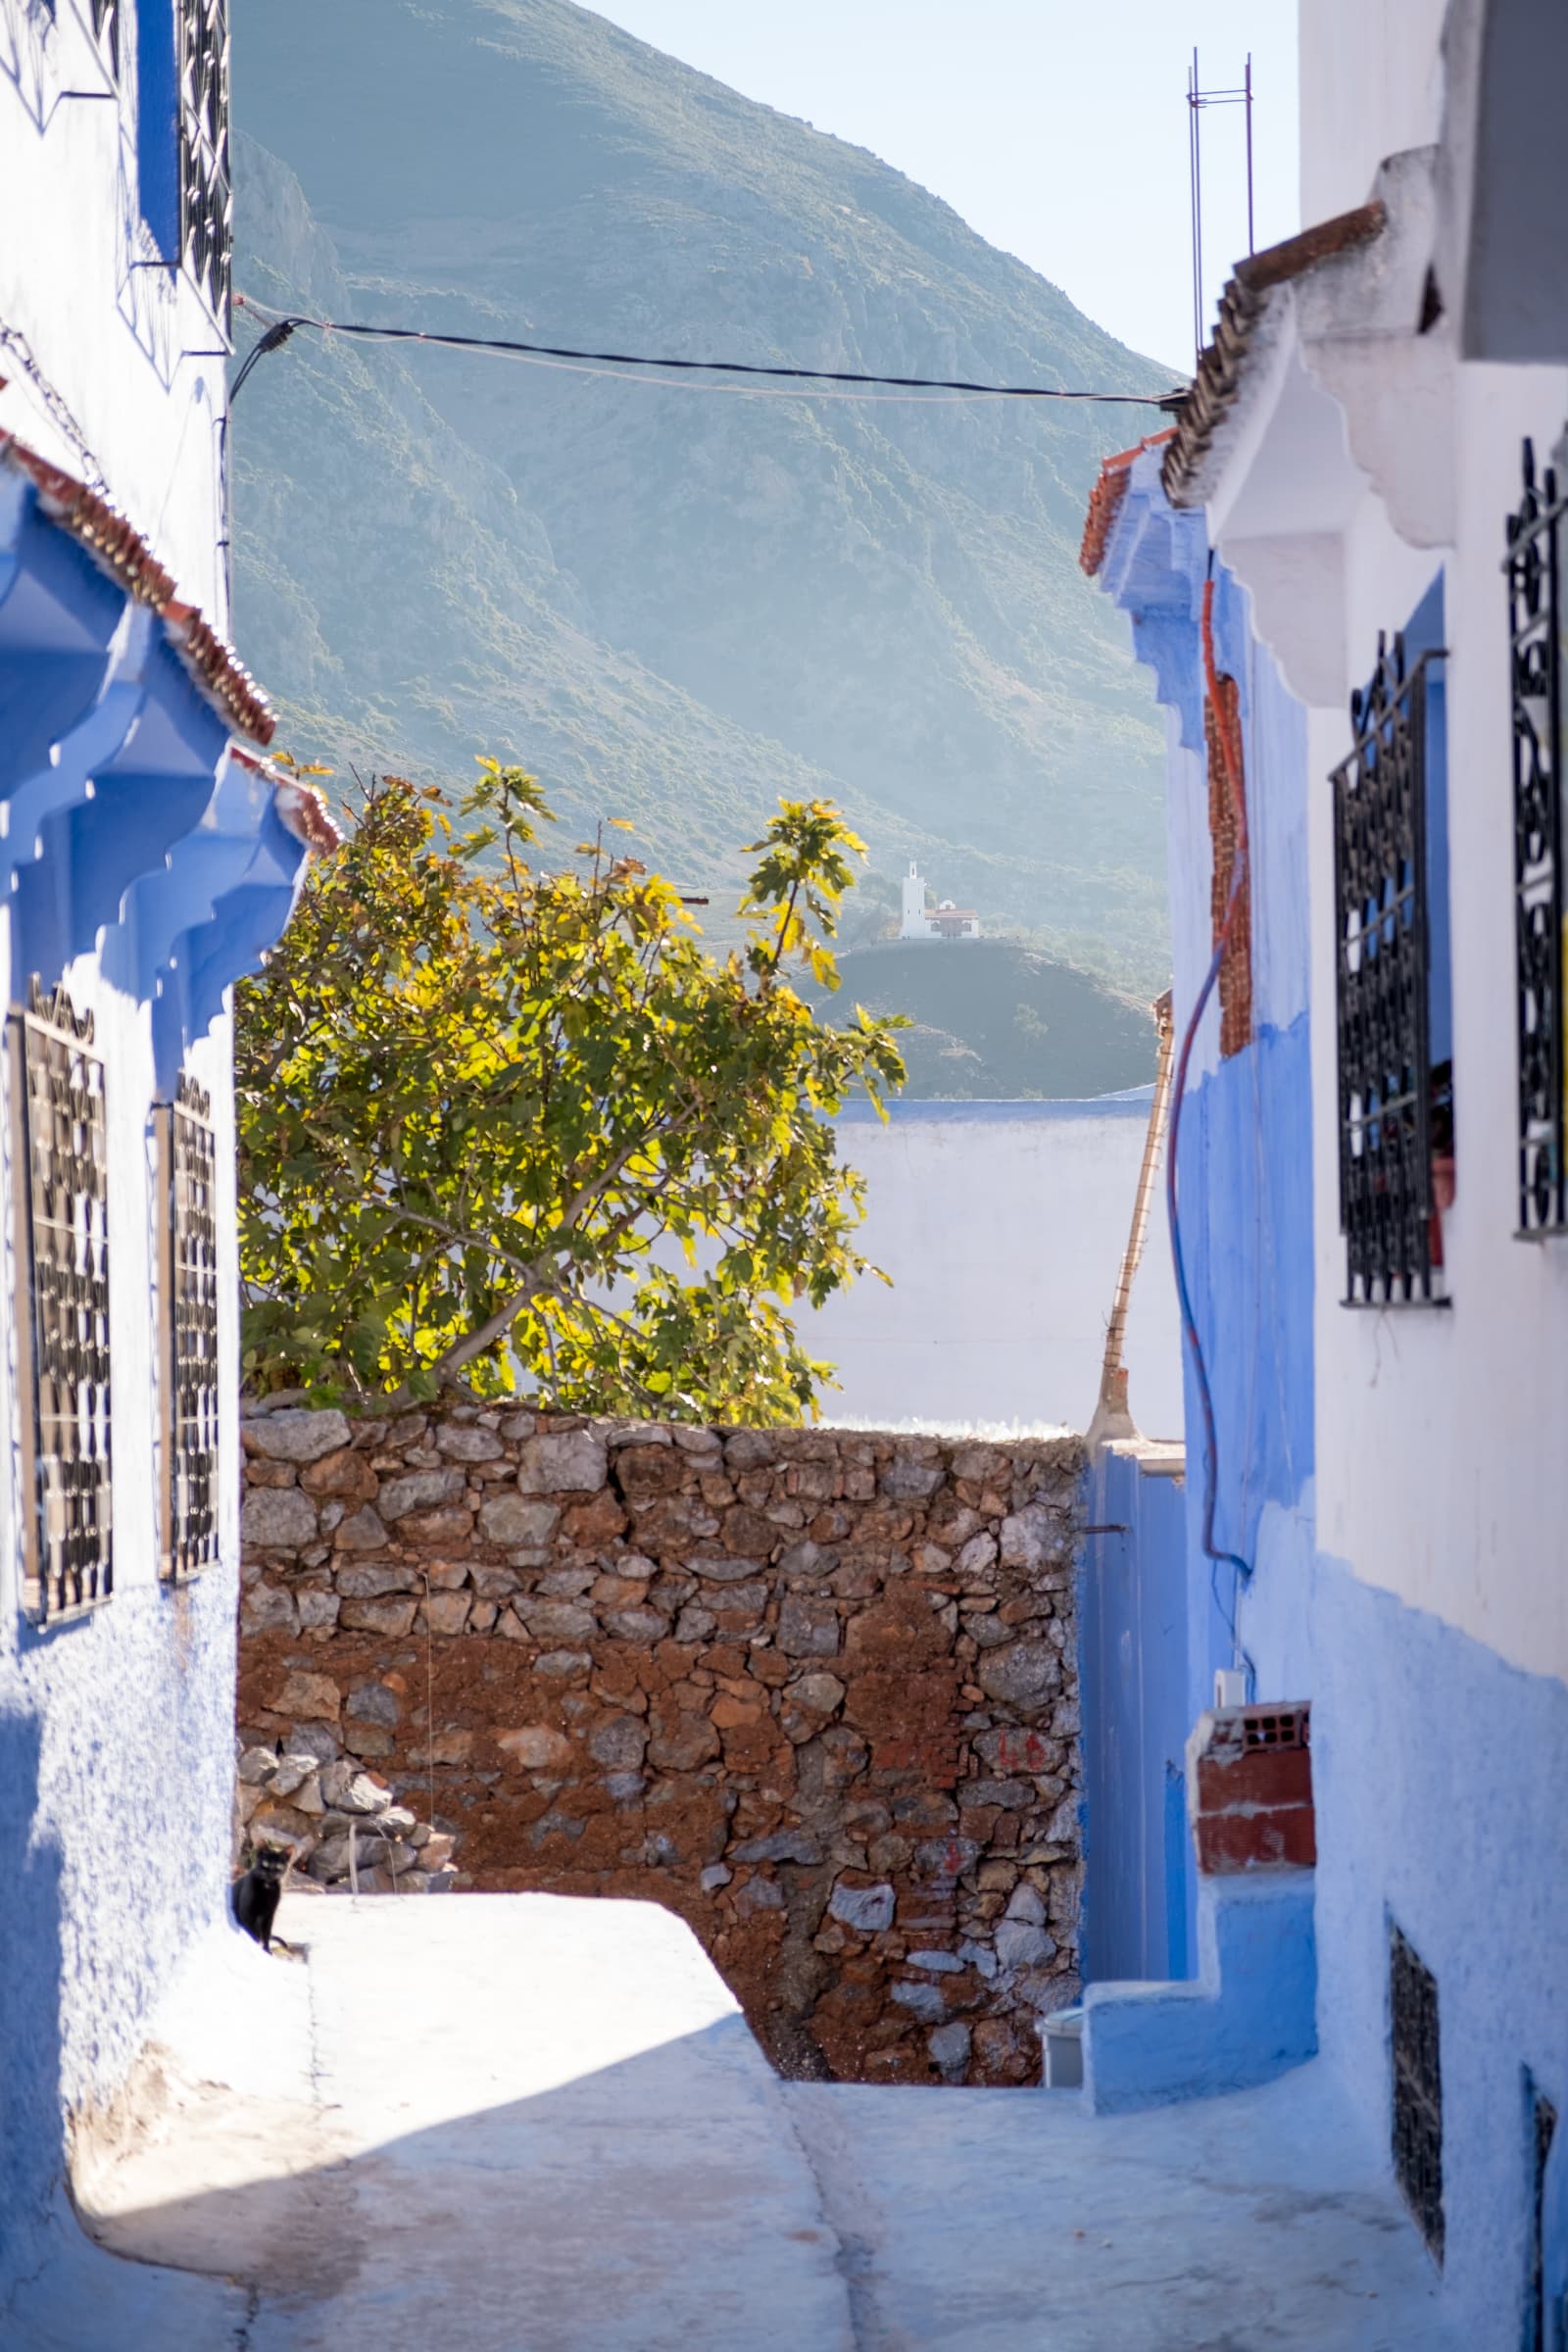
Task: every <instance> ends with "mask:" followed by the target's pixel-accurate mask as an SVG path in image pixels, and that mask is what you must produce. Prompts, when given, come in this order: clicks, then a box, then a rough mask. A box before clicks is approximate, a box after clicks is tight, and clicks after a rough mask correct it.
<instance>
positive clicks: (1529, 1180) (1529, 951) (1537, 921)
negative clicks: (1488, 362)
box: [1505, 441, 1568, 1240]
mask: <svg viewBox="0 0 1568 2352" xmlns="http://www.w3.org/2000/svg"><path fill="white" fill-rule="evenodd" d="M1565 504H1568V501H1565V500H1564V499H1563V498H1562V497H1561V496H1560V495H1559V493H1558V487H1557V475H1556V471H1555V468H1554V467H1552V466H1547V467H1546V470H1545V474H1544V478H1543V480H1542V481H1541V482H1540V483H1539V484H1538V483H1537V480H1536V457H1535V451H1534V449H1533V448H1532V446H1531V444H1530V443H1529V442H1528V441H1527V442H1526V443H1525V445H1524V496H1523V498H1522V500H1521V501H1520V504H1519V507H1518V509H1517V510H1516V512H1515V513H1514V514H1512V515H1509V517H1508V554H1507V558H1506V562H1505V569H1506V572H1507V577H1508V644H1509V654H1510V662H1511V669H1512V682H1513V879H1514V956H1515V974H1516V1002H1515V1026H1516V1031H1517V1037H1518V1053H1519V1227H1518V1230H1519V1234H1520V1237H1521V1239H1524V1240H1529V1239H1531V1238H1532V1237H1535V1236H1538V1235H1543V1234H1550V1233H1561V1232H1562V1231H1563V1230H1564V1227H1565V1226H1568V1201H1565V1197H1564V1169H1563V1054H1564V1048H1565V1042H1568V1040H1565V1032H1564V1022H1563V985H1564V934H1563V875H1562V669H1563V661H1562V625H1563V624H1562V608H1561V604H1560V601H1559V570H1558V564H1559V552H1560V543H1559V526H1560V524H1561V520H1562V514H1563V508H1564V505H1565Z"/></svg>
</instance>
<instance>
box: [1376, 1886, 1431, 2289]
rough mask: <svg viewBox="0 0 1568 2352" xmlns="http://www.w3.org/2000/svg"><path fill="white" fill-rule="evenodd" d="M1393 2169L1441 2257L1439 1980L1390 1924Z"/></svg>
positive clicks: (1418, 2222) (1423, 2231)
mask: <svg viewBox="0 0 1568 2352" xmlns="http://www.w3.org/2000/svg"><path fill="white" fill-rule="evenodd" d="M1389 2020H1390V2026H1391V2030H1392V2037H1393V2053H1394V2131H1393V2145H1394V2172H1395V2178H1396V2179H1397V2181H1398V2183H1399V2188H1400V2190H1401V2192H1402V2194H1403V2197H1404V2201H1405V2203H1406V2204H1407V2205H1408V2206H1409V2208H1410V2211H1411V2213H1412V2214H1413V2215H1414V2216H1415V2219H1416V2223H1417V2226H1418V2227H1419V2229H1420V2231H1421V2234H1422V2236H1423V2237H1424V2238H1425V2239H1426V2241H1427V2244H1428V2245H1429V2246H1430V2247H1431V2249H1432V2252H1433V2253H1434V2254H1435V2255H1436V2256H1437V2258H1438V2260H1439V2262H1441V2261H1442V2260H1443V2235H1444V2225H1443V2069H1442V2063H1441V2058H1440V2053H1439V2047H1438V1981H1437V1979H1436V1977H1434V1976H1433V1974H1432V1971H1431V1970H1430V1969H1429V1968H1426V1967H1424V1966H1423V1965H1422V1963H1421V1961H1420V1959H1419V1958H1418V1957H1417V1954H1416V1951H1415V1947H1414V1946H1413V1945H1412V1944H1410V1943H1408V1942H1407V1941H1406V1940H1405V1938H1404V1936H1402V1935H1401V1934H1400V1933H1399V1930H1398V1929H1397V1927H1396V1926H1395V1925H1394V1923H1393V1921H1392V1920H1391V1921H1390V1923H1389Z"/></svg>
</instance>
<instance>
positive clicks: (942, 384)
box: [229, 294, 1187, 410]
mask: <svg viewBox="0 0 1568 2352" xmlns="http://www.w3.org/2000/svg"><path fill="white" fill-rule="evenodd" d="M234 299H235V304H236V307H237V308H241V309H244V310H248V311H251V312H253V313H254V314H255V315H256V316H257V317H258V318H262V317H266V318H270V319H271V323H270V325H269V326H268V327H267V330H266V332H265V333H264V334H263V335H262V336H261V338H260V340H259V341H258V342H256V343H254V344H253V345H252V346H251V349H250V350H249V351H248V352H247V353H246V355H245V359H244V361H243V362H242V364H241V366H240V369H239V372H238V374H237V375H236V376H235V378H234V381H233V384H232V385H231V387H230V389H229V399H230V401H233V400H236V399H237V398H238V396H239V393H240V390H241V388H242V387H243V385H244V383H245V380H246V378H247V377H248V376H249V374H250V372H251V369H252V368H254V367H255V366H256V363H257V361H258V360H261V359H265V358H266V356H267V354H268V353H269V352H270V351H279V350H281V348H282V346H283V345H284V344H285V343H286V342H287V341H288V339H289V337H290V336H291V335H292V334H293V333H294V331H295V329H296V328H298V327H302V326H309V327H313V328H314V329H315V330H316V332H317V333H318V334H322V335H353V336H355V337H357V338H359V339H360V340H362V341H366V342H379V343H430V344H436V345H438V346H440V347H441V348H442V349H444V350H448V351H478V352H486V353H495V354H499V355H501V356H502V357H505V358H510V359H523V360H533V361H537V362H540V363H542V364H544V365H547V366H548V365H550V364H551V363H553V362H554V363H561V364H566V365H573V364H583V365H584V366H585V367H586V368H592V367H603V368H661V369H666V370H678V371H680V372H681V373H683V374H692V375H739V376H763V377H767V376H772V377H782V378H786V379H787V380H788V381H789V382H790V383H792V384H796V383H799V384H847V385H864V386H867V387H872V386H877V385H886V386H889V387H892V388H893V389H894V390H895V391H897V392H956V393H963V394H966V395H968V396H969V397H970V398H978V399H985V400H1076V401H1090V402H1095V403H1100V404H1103V405H1106V406H1115V407H1121V408H1144V409H1167V410H1168V409H1172V408H1175V407H1178V406H1179V405H1180V404H1181V402H1182V401H1183V400H1185V398H1186V397H1187V387H1186V386H1185V385H1178V386H1176V387H1175V388H1174V389H1173V390H1172V391H1169V392H1163V393H1152V392H1084V391H1074V390H1069V389H1066V388H1064V387H1062V386H1060V385H1056V384H985V383H976V382H973V381H971V380H970V379H968V378H967V377H964V376H940V375H869V374H861V373H858V372H857V371H856V370H853V369H850V368H790V367H785V366H783V365H782V364H780V365H779V366H776V367H774V366H769V365H767V364H766V363H764V362H759V361H754V360H673V359H653V358H650V357H649V356H648V355H647V354H646V353H639V352H630V351H578V350H574V349H573V348H572V347H571V346H570V345H566V344H558V343H521V342H516V341H514V340H512V339H511V338H509V337H506V336H500V335H456V334H446V333H443V332H441V331H440V330H439V329H436V328H427V327H419V326H370V325H367V324H365V323H363V322H362V321H357V320H352V319H312V318H309V317H308V316H306V315H305V314H304V313H303V312H289V313H286V314H283V315H281V316H274V315H273V314H271V313H270V311H268V310H266V309H265V307H264V306H263V305H262V304H260V303H256V302H252V301H248V300H247V299H246V297H245V296H244V295H242V294H241V295H236V296H235V298H234ZM619 380H620V381H622V382H657V381H658V380H659V379H658V377H624V376H623V377H621V378H620V379H619ZM708 388H709V389H711V390H716V389H717V388H718V387H716V386H710V387H708ZM737 388H738V387H737ZM875 396H876V395H875V394H874V393H867V394H866V395H862V397H875ZM838 397H840V398H843V397H845V396H844V395H843V394H840V395H839V396H838ZM850 397H852V398H853V397H856V395H854V394H851V395H850Z"/></svg>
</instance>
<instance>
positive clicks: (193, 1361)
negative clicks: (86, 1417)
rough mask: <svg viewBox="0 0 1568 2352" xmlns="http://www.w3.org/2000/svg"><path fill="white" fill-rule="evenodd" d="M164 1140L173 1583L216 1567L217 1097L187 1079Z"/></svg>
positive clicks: (162, 1374)
mask: <svg viewBox="0 0 1568 2352" xmlns="http://www.w3.org/2000/svg"><path fill="white" fill-rule="evenodd" d="M154 1118H155V1121H156V1129H157V1136H158V1200H159V1223H158V1295H159V1323H160V1345H159V1399H160V1410H159V1423H160V1437H161V1468H162V1475H161V1479H160V1502H161V1509H160V1520H161V1543H160V1555H161V1567H162V1573H163V1575H164V1576H165V1578H166V1579H168V1580H169V1581H170V1582H171V1583H173V1584H183V1583H184V1582H185V1581H186V1580H187V1579H188V1578H190V1577H193V1576H199V1575H200V1574H201V1572H202V1570H203V1569H204V1568H211V1567H214V1566H215V1565H216V1564H217V1560H218V1544H219V1517H218V1494H219V1443H218V1145H217V1139H216V1137H215V1135H214V1133H213V1106H212V1101H211V1098H210V1097H209V1096H208V1095H206V1094H205V1093H204V1092H203V1091H202V1089H201V1088H200V1087H199V1086H197V1085H195V1084H194V1082H193V1081H192V1080H191V1079H189V1078H188V1077H186V1076H185V1075H184V1074H183V1073H181V1076H180V1080H179V1084H178V1086H177V1087H176V1089H175V1092H174V1100H173V1101H172V1103H158V1104H157V1105H155V1109H154Z"/></svg>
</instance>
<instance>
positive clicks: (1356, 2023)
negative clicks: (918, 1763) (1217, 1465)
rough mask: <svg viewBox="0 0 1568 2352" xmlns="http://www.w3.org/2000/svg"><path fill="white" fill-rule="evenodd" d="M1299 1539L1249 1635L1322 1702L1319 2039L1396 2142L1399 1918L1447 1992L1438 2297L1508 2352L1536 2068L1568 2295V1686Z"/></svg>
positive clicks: (1246, 1612) (1269, 1575) (1476, 2335)
mask: <svg viewBox="0 0 1568 2352" xmlns="http://www.w3.org/2000/svg"><path fill="white" fill-rule="evenodd" d="M1308 1525H1309V1522H1308V1521H1307V1520H1306V1519H1304V1518H1299V1519H1298V1520H1297V1521H1296V1522H1295V1523H1294V1524H1293V1523H1292V1522H1291V1521H1290V1520H1289V1519H1288V1518H1287V1517H1286V1516H1285V1515H1284V1514H1281V1515H1279V1517H1278V1520H1277V1523H1276V1524H1275V1525H1274V1526H1272V1527H1271V1528H1269V1529H1268V1530H1266V1531H1265V1543H1264V1546H1263V1560H1262V1565H1261V1566H1260V1568H1259V1571H1258V1575H1257V1578H1256V1580H1255V1582H1254V1584H1253V1587H1252V1589H1251V1591H1250V1593H1248V1595H1247V1597H1246V1599H1245V1601H1244V1604H1243V1626H1244V1631H1245V1635H1246V1639H1247V1642H1248V1645H1249V1647H1250V1650H1251V1651H1252V1654H1253V1656H1254V1657H1255V1658H1256V1660H1257V1663H1258V1670H1259V1674H1260V1676H1262V1677H1264V1678H1266V1681H1267V1684H1268V1687H1270V1688H1278V1687H1281V1686H1284V1685H1288V1686H1289V1688H1290V1689H1292V1690H1293V1691H1297V1690H1299V1691H1302V1692H1303V1693H1304V1694H1306V1695H1309V1696H1310V1698H1311V1701H1312V1752H1313V1786H1314V1791H1315V1795H1316V1802H1317V1835H1318V1867H1317V1874H1316V1877H1317V1944H1318V2033H1319V2041H1320V2045H1321V2047H1322V2050H1323V2052H1324V2055H1325V2058H1326V2059H1327V2060H1328V2062H1329V2063H1330V2064H1331V2065H1333V2067H1334V2068H1335V2070H1336V2072H1337V2073H1338V2074H1339V2075H1340V2076H1341V2078H1342V2079H1343V2081H1344V2082H1345V2084H1346V2085H1347V2087H1348V2090H1349V2092H1350V2094H1351V2096H1352V2098H1353V2099H1354V2101H1355V2102H1356V2104H1357V2106H1358V2107H1359V2108H1360V2111H1361V2113H1362V2116H1363V2119H1364V2122H1365V2126H1366V2130H1367V2132H1368V2135H1369V2137H1370V2138H1371V2139H1372V2140H1373V2141H1374V2142H1375V2143H1376V2144H1377V2145H1378V2146H1380V2147H1382V2148H1384V2149H1386V2148H1387V2147H1388V2143H1389V2117H1390V2104H1389V2102H1390V2057H1389V2020H1388V1967H1389V1956H1388V1923H1389V1920H1390V1918H1391V1917H1392V1918H1393V1919H1394V1920H1396V1921H1397V1923H1398V1925H1399V1927H1400V1928H1401V1929H1402V1930H1403V1932H1404V1934H1405V1935H1406V1936H1408V1937H1409V1939H1410V1941H1411V1942H1412V1943H1413V1944H1414V1945H1415V1948H1416V1950H1417V1951H1418V1952H1419V1953H1420V1955H1421V1958H1422V1959H1423V1961H1424V1962H1425V1963H1426V1965H1427V1967H1429V1968H1430V1969H1431V1970H1432V1971H1433V1973H1434V1975H1435V1976H1436V1978H1437V1981H1438V2006H1439V2023H1440V2032H1441V2041H1442V2068H1443V2107H1444V2171H1445V2180H1444V2201H1445V2209H1446V2221H1447V2247H1446V2261H1445V2269H1444V2284H1445V2299H1446V2301H1448V2302H1450V2303H1451V2306H1452V2308H1453V2312H1454V2316H1455V2318H1456V2320H1457V2322H1458V2324H1459V2326H1460V2328H1461V2330H1462V2340H1464V2341H1466V2342H1469V2343H1473V2344H1475V2345H1476V2346H1477V2347H1478V2348H1479V2352H1516V2347H1519V2346H1521V2345H1523V2344H1525V2343H1526V2340H1527V2339H1526V2338H1525V2337H1524V2335H1523V2332H1522V2329H1523V2322H1524V2295H1525V2278H1526V2270H1527V2263H1528V2259H1529V2243H1528V2223H1529V2211H1530V2186H1531V2181H1530V2169H1529V2163H1528V2151H1527V2146H1526V2134H1525V2125H1524V2077H1525V2073H1526V2070H1527V2069H1528V2070H1529V2072H1530V2073H1531V2074H1532V2075H1533V2076H1534V2078H1535V2080H1536V2082H1538V2083H1539V2084H1540V2087H1541V2089H1542V2090H1543V2091H1544V2093H1545V2095H1546V2096H1547V2097H1548V2098H1550V2099H1551V2100H1552V2102H1553V2104H1554V2105H1555V2107H1556V2110H1557V2114H1558V2117H1559V2119H1560V2121H1559V2129H1558V2133H1557V2144H1556V2147H1555V2150H1554V2154H1553V2159H1552V2168H1551V2173H1550V2176H1549V2183H1548V2190H1549V2193H1548V2209H1549V2213H1550V2226H1549V2228H1548V2232H1547V2247H1546V2255H1547V2272H1548V2284H1549V2285H1550V2287H1551V2291H1552V2292H1553V2294H1554V2295H1555V2296H1556V2297H1557V2298H1559V2300H1560V2299H1561V2298H1562V2297H1563V2296H1564V2295H1568V1801H1565V1798H1564V1789H1565V1788H1568V1690H1565V1688H1564V1686H1563V1685H1562V1683H1561V1682H1560V1681H1558V1680H1557V1679H1556V1678H1555V1677H1552V1676H1536V1675H1528V1674H1522V1673H1520V1672H1519V1671H1518V1670H1517V1669H1516V1668H1514V1667H1511V1666H1508V1665H1506V1664H1505V1663H1504V1662H1503V1661H1502V1660H1501V1659H1500V1658H1499V1657H1497V1655H1496V1654H1495V1651H1493V1650H1490V1649H1488V1648H1486V1647H1485V1646H1484V1644H1482V1643H1480V1642H1473V1641H1471V1640H1469V1639H1468V1638H1467V1637H1466V1636H1465V1635H1464V1634H1462V1633H1459V1632H1457V1631H1455V1629H1454V1628H1452V1627H1451V1626H1447V1625H1445V1624H1444V1623H1443V1622H1442V1621H1441V1620H1440V1619H1438V1618H1436V1617H1433V1616H1430V1615H1428V1614H1426V1613H1425V1612H1424V1611H1422V1610H1419V1609H1412V1608H1410V1607H1408V1606H1407V1605H1406V1604H1405V1603H1404V1602H1402V1601H1401V1600H1399V1599H1398V1598H1397V1596H1396V1595H1395V1594H1393V1593H1387V1592H1380V1591H1379V1590H1378V1589H1377V1588H1376V1587H1375V1586H1372V1585H1370V1584H1367V1583H1365V1582H1363V1581H1362V1579H1361V1578H1359V1577H1357V1576H1356V1575H1355V1574H1354V1573H1353V1572H1352V1570H1351V1569H1350V1567H1349V1566H1348V1564H1347V1563H1346V1562H1344V1561H1340V1560H1334V1559H1331V1558H1328V1557H1325V1556H1324V1555H1322V1554H1318V1553H1315V1552H1314V1551H1313V1548H1312V1546H1311V1544H1310V1542H1309V1540H1307V1531H1308ZM1547 2343H1548V2346H1549V2345H1551V2344H1552V2338H1551V2337H1550V2335H1549V2334H1548V2337H1547ZM1554 2352H1556V2348H1554Z"/></svg>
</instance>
